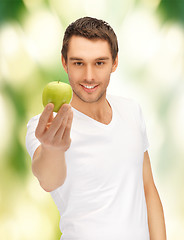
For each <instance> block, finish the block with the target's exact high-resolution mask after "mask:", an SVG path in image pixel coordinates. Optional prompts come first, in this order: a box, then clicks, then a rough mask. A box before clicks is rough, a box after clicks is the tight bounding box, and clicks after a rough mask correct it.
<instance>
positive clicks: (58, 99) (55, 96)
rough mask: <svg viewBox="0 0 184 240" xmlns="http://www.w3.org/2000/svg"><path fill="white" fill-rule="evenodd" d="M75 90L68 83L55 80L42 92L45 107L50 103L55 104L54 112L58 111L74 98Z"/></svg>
mask: <svg viewBox="0 0 184 240" xmlns="http://www.w3.org/2000/svg"><path fill="white" fill-rule="evenodd" d="M72 96H73V91H72V88H71V86H70V84H68V83H64V82H60V81H53V82H50V83H48V84H47V85H46V86H45V87H44V89H43V93H42V102H43V106H44V107H45V106H46V105H47V104H48V103H53V104H54V110H53V111H54V112H58V111H59V109H60V107H61V106H62V105H63V104H64V103H67V104H69V103H70V102H71V100H72Z"/></svg>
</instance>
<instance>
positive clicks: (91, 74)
mask: <svg viewBox="0 0 184 240" xmlns="http://www.w3.org/2000/svg"><path fill="white" fill-rule="evenodd" d="M85 79H86V80H87V81H92V80H94V72H93V69H92V66H90V65H88V66H86V71H85Z"/></svg>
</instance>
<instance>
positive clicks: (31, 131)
mask: <svg viewBox="0 0 184 240" xmlns="http://www.w3.org/2000/svg"><path fill="white" fill-rule="evenodd" d="M39 116H40V115H37V116H35V117H33V118H31V119H30V120H29V122H28V124H27V133H26V148H27V151H28V153H29V155H30V157H31V159H32V158H33V154H34V152H35V150H36V149H37V147H38V146H39V145H40V141H39V140H38V139H37V138H36V137H35V130H36V127H37V124H38V121H39Z"/></svg>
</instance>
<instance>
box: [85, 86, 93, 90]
mask: <svg viewBox="0 0 184 240" xmlns="http://www.w3.org/2000/svg"><path fill="white" fill-rule="evenodd" d="M84 87H85V88H90V89H91V88H94V87H95V86H84Z"/></svg>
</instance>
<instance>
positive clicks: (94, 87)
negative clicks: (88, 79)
mask: <svg viewBox="0 0 184 240" xmlns="http://www.w3.org/2000/svg"><path fill="white" fill-rule="evenodd" d="M81 86H82V88H83V89H84V91H86V92H88V93H91V92H94V91H95V90H96V89H97V87H98V85H96V86H95V85H92V86H88V85H81Z"/></svg>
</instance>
